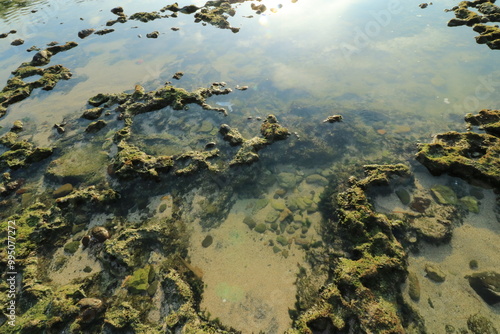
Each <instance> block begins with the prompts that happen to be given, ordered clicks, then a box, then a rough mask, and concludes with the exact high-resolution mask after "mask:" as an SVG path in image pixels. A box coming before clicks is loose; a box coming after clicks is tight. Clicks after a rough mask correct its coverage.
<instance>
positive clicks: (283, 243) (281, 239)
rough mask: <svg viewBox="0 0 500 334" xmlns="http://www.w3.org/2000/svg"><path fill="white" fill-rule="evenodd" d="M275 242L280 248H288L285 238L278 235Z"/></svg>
mask: <svg viewBox="0 0 500 334" xmlns="http://www.w3.org/2000/svg"><path fill="white" fill-rule="evenodd" d="M276 241H277V242H278V243H279V244H280V245H281V246H288V239H287V238H285V237H284V236H282V235H279V236H277V237H276Z"/></svg>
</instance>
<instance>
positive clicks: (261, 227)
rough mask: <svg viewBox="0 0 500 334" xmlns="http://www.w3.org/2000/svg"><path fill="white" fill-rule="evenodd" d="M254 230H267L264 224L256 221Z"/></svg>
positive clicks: (260, 231) (259, 231)
mask: <svg viewBox="0 0 500 334" xmlns="http://www.w3.org/2000/svg"><path fill="white" fill-rule="evenodd" d="M254 230H255V232H258V233H264V232H266V230H267V227H266V224H264V223H258V224H257V226H255V228H254Z"/></svg>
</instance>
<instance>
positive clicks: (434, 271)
mask: <svg viewBox="0 0 500 334" xmlns="http://www.w3.org/2000/svg"><path fill="white" fill-rule="evenodd" d="M425 272H426V273H427V277H428V278H429V279H431V280H432V281H434V282H436V283H442V282H444V281H445V279H446V274H445V273H444V272H443V271H442V270H441V269H439V268H438V267H437V266H435V265H433V264H430V263H427V264H426V265H425Z"/></svg>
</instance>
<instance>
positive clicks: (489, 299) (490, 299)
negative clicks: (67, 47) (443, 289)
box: [465, 271, 500, 305]
mask: <svg viewBox="0 0 500 334" xmlns="http://www.w3.org/2000/svg"><path fill="white" fill-rule="evenodd" d="M465 278H467V279H468V280H469V284H470V286H471V287H472V288H473V289H474V291H476V293H477V294H478V295H479V296H480V297H481V298H482V299H483V300H484V301H485V302H486V303H487V304H489V305H495V304H498V303H500V274H499V273H498V272H496V271H483V272H480V273H474V274H472V275H468V276H465Z"/></svg>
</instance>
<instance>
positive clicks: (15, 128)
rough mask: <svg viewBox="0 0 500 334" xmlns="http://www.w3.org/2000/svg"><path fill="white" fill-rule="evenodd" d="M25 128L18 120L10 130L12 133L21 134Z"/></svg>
mask: <svg viewBox="0 0 500 334" xmlns="http://www.w3.org/2000/svg"><path fill="white" fill-rule="evenodd" d="M23 126H24V125H23V122H22V121H20V120H17V121H15V122H14V124H13V125H12V128H10V131H12V132H21V131H23Z"/></svg>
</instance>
